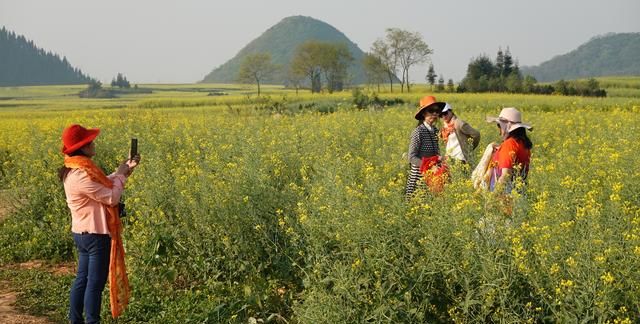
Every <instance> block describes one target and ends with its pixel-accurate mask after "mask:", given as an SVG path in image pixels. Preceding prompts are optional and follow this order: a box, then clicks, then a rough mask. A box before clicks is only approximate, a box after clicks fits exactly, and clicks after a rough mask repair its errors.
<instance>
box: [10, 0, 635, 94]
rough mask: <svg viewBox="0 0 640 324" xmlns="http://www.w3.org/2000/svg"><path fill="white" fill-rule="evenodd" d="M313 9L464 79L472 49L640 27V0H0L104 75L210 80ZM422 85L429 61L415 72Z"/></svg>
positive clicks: (357, 34)
mask: <svg viewBox="0 0 640 324" xmlns="http://www.w3.org/2000/svg"><path fill="white" fill-rule="evenodd" d="M292 15H304V16H311V17H314V18H316V19H320V20H322V21H324V22H326V23H328V24H330V25H332V26H334V27H336V28H337V29H338V30H340V31H342V32H343V33H344V34H345V35H347V37H349V38H350V39H351V40H352V41H353V42H355V43H356V44H358V46H359V47H360V48H361V49H362V50H363V51H368V50H369V48H370V46H371V44H372V43H373V42H374V41H375V40H376V39H377V38H380V37H383V36H384V32H385V28H388V27H398V28H402V29H406V30H409V31H417V32H420V33H421V34H422V35H423V37H424V39H425V41H426V42H427V44H428V45H429V46H430V47H431V48H432V49H433V50H434V51H435V53H434V54H433V55H432V61H433V64H434V67H435V70H436V73H438V74H443V75H444V77H445V79H449V78H453V79H454V80H455V81H456V82H458V81H459V80H460V79H461V78H462V77H463V76H464V74H465V72H466V67H467V64H468V63H469V60H470V59H471V58H472V57H476V56H478V55H479V54H482V53H486V54H489V55H490V56H491V58H495V53H496V52H497V50H498V47H500V46H502V48H505V47H507V46H509V47H510V49H511V53H512V55H513V56H514V57H515V58H516V59H517V60H518V61H519V63H520V65H537V64H540V63H542V62H544V61H546V60H548V59H550V58H551V57H553V56H555V55H560V54H564V53H567V52H569V51H571V50H573V49H574V48H576V47H577V46H579V45H580V44H582V43H584V42H586V41H588V40H589V39H590V38H591V37H593V36H595V35H601V34H604V33H608V32H640V18H639V17H640V0H607V1H604V0H567V1H564V0H536V1H518V0H485V1H482V0H459V1H446V0H439V1H427V0H422V1H408V0H388V1H372V0H369V1H366V0H351V1H349V0H315V1H303V0H271V1H265V0H251V1H248V0H235V1H229V0H227V1H203V0H197V1H196V0H181V1H165V0H153V1H151V0H127V1H125V0H110V1H97V0H55V1H51V0H40V1H36V0H0V26H2V25H4V26H5V27H6V28H7V29H10V30H13V31H15V32H16V33H18V34H22V35H24V36H25V37H27V38H28V39H31V40H33V41H34V42H35V43H36V44H37V45H38V46H39V47H42V48H45V49H47V50H51V51H53V52H55V53H58V54H60V55H61V56H62V55H64V56H66V57H67V59H68V60H69V61H70V62H71V64H72V65H74V66H76V67H79V68H80V69H82V70H83V71H84V72H86V73H88V74H89V75H91V76H93V77H96V78H98V79H100V80H102V81H103V82H109V81H110V80H111V78H112V77H113V76H115V74H116V73H117V72H123V73H125V75H126V76H127V77H128V79H129V80H130V81H132V82H136V83H137V82H160V83H188V82H195V81H199V80H202V78H203V77H204V76H205V75H206V74H207V73H209V72H210V71H211V70H212V69H213V68H215V67H216V66H218V65H221V64H223V63H224V62H226V61H227V60H229V59H230V58H232V57H233V56H234V55H235V54H236V53H237V52H238V51H239V50H240V49H241V48H242V47H243V46H244V45H246V44H247V43H248V42H250V41H251V40H253V39H255V38H256V37H258V36H260V34H262V32H264V31H265V30H266V29H267V28H269V27H271V26H273V25H275V24H276V23H278V22H279V21H280V20H281V19H282V18H284V17H287V16H292ZM411 73H412V75H411V79H412V81H413V82H421V83H424V82H425V79H424V75H425V74H426V67H417V68H416V69H413V70H412V71H411Z"/></svg>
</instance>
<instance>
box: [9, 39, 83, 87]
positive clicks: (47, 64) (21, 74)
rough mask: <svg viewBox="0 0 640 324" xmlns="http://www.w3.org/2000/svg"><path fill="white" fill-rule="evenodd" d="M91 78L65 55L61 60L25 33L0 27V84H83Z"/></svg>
mask: <svg viewBox="0 0 640 324" xmlns="http://www.w3.org/2000/svg"><path fill="white" fill-rule="evenodd" d="M90 80H91V78H90V77H88V76H86V75H85V74H83V73H82V71H80V70H79V69H76V68H74V67H72V66H71V64H69V62H68V61H67V58H66V57H63V58H62V59H61V58H60V56H58V55H57V54H53V53H51V52H47V51H45V50H44V49H41V48H38V47H37V46H36V45H35V44H34V43H33V41H30V40H27V39H26V38H25V37H24V36H22V35H16V33H14V32H10V31H8V30H7V29H6V28H4V27H2V29H0V86H24V85H46V84H84V83H89V81H90Z"/></svg>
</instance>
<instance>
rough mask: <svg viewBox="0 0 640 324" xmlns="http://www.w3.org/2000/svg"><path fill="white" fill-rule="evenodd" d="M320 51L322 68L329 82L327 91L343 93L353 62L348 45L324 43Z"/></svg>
mask: <svg viewBox="0 0 640 324" xmlns="http://www.w3.org/2000/svg"><path fill="white" fill-rule="evenodd" d="M320 50H321V53H320V54H321V55H320V57H321V60H320V68H321V70H322V73H323V74H324V76H325V81H326V82H327V91H329V93H333V91H336V90H337V91H341V90H342V89H343V88H344V82H345V80H346V78H347V68H348V67H349V64H350V63H351V61H353V56H352V55H351V52H350V51H349V48H348V47H347V44H345V43H323V44H321V46H320Z"/></svg>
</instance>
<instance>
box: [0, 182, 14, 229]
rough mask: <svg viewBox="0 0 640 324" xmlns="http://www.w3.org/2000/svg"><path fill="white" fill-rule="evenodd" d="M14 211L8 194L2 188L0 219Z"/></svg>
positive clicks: (0, 191)
mask: <svg viewBox="0 0 640 324" xmlns="http://www.w3.org/2000/svg"><path fill="white" fill-rule="evenodd" d="M11 211H12V208H11V205H10V204H9V201H8V198H7V194H6V193H5V192H4V190H0V221H2V219H3V218H5V217H6V216H7V215H9V213H10V212H11Z"/></svg>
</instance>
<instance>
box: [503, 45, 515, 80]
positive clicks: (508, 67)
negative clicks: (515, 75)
mask: <svg viewBox="0 0 640 324" xmlns="http://www.w3.org/2000/svg"><path fill="white" fill-rule="evenodd" d="M512 71H513V58H512V57H511V51H510V50H509V46H507V50H506V51H505V52H504V68H503V70H502V75H504V76H508V75H509V74H511V72H512Z"/></svg>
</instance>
